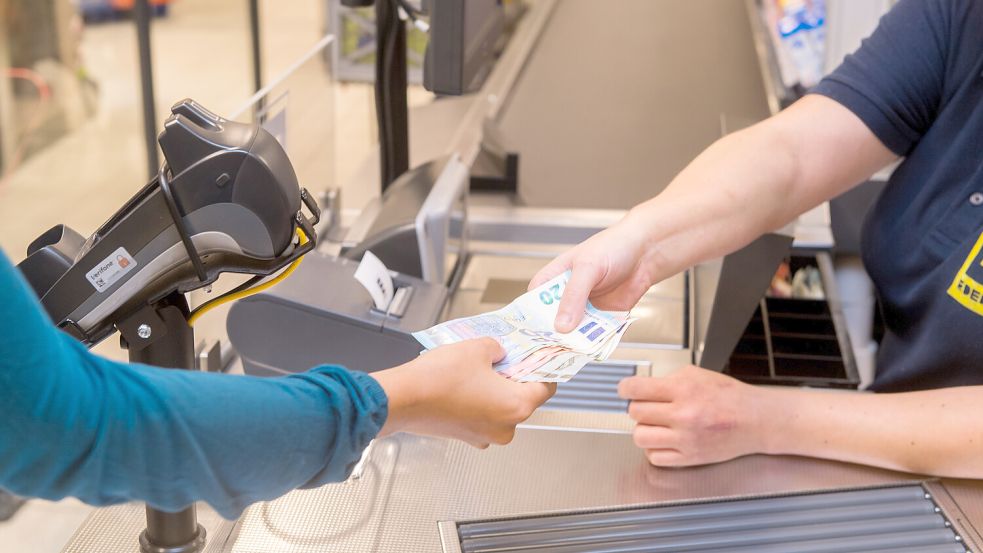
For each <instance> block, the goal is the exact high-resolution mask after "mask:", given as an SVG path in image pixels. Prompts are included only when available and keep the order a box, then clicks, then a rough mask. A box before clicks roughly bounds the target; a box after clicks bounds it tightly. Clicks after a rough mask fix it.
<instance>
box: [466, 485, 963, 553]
mask: <svg viewBox="0 0 983 553" xmlns="http://www.w3.org/2000/svg"><path fill="white" fill-rule="evenodd" d="M458 536H459V538H460V544H461V551H462V552H463V553H491V552H532V551H535V552H542V553H588V552H589V553H630V552H639V553H640V552H646V553H648V552H660V551H673V552H675V551H696V552H700V553H711V552H712V553H723V552H728V553H751V552H754V553H779V552H780V553H806V552H809V553H834V552H854V551H866V552H880V551H884V552H887V551H892V552H908V553H936V552H938V553H965V552H966V551H967V550H966V548H965V547H964V546H963V544H962V539H961V538H960V537H959V536H958V535H957V534H956V533H955V532H954V531H953V529H952V527H951V525H950V524H949V522H948V521H947V520H946V519H945V516H944V515H943V514H942V511H941V509H939V508H938V507H937V506H936V504H935V503H934V502H933V501H932V499H931V496H930V495H929V494H927V493H926V492H925V489H924V488H922V487H921V486H918V485H913V486H902V487H892V488H880V489H868V490H856V491H846V492H828V493H816V494H804V495H793V496H783V497H771V498H763V499H742V500H734V501H718V502H710V503H696V504H690V505H675V506H664V507H650V508H632V509H623V510H617V511H606V512H591V513H583V512H581V513H575V514H564V515H547V516H537V517H531V518H519V519H510V520H495V521H482V522H469V523H459V524H458Z"/></svg>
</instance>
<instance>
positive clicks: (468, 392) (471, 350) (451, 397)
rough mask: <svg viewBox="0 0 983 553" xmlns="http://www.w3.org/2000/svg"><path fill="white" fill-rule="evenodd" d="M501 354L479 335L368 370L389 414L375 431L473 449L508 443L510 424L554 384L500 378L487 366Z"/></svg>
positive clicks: (522, 416)
mask: <svg viewBox="0 0 983 553" xmlns="http://www.w3.org/2000/svg"><path fill="white" fill-rule="evenodd" d="M504 355H505V352H504V351H503V350H502V347H501V346H500V345H499V344H498V342H496V341H495V340H492V339H491V338H481V339H478V340H468V341H465V342H460V343H457V344H452V345H448V346H442V347H439V348H436V349H433V350H431V351H428V352H426V353H424V354H423V355H421V356H420V357H418V358H416V359H414V360H413V361H410V362H409V363H406V364H405V365H400V366H398V367H395V368H393V369H388V370H385V371H379V372H375V373H372V376H373V377H375V378H376V380H378V381H379V383H380V384H381V385H382V387H383V389H384V390H385V391H386V395H387V396H388V397H389V418H388V420H387V421H386V424H385V426H384V427H383V429H382V432H381V435H388V434H392V433H395V432H411V433H414V434H424V435H428V436H440V437H446V438H455V439H458V440H463V441H465V442H467V443H469V444H471V445H473V446H475V447H478V448H485V447H488V445H489V444H493V443H494V444H507V443H509V442H511V441H512V437H513V436H514V435H515V427H516V425H517V424H519V423H520V422H522V421H524V420H526V419H527V418H529V416H530V415H532V413H533V411H535V410H536V408H537V407H539V406H540V405H542V404H543V403H544V402H546V400H548V399H549V398H550V397H551V396H552V395H553V392H555V391H556V385H555V384H544V383H541V382H528V383H521V384H520V383H518V382H513V381H511V380H507V379H505V378H504V377H503V376H501V375H499V374H498V373H496V372H495V371H494V370H493V369H492V364H493V363H495V362H496V361H498V360H500V359H501V358H502V356H504Z"/></svg>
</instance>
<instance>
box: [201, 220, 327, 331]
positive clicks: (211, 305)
mask: <svg viewBox="0 0 983 553" xmlns="http://www.w3.org/2000/svg"><path fill="white" fill-rule="evenodd" d="M297 236H298V238H299V239H300V244H299V245H300V246H303V245H304V244H306V243H307V242H308V238H307V235H306V234H304V231H302V230H300V229H299V228H298V229H297ZM303 259H304V257H303V256H301V257H298V258H297V259H295V260H294V262H293V263H291V264H290V266H289V267H287V268H286V269H285V270H284V271H283V272H282V273H280V274H279V275H277V276H276V277H274V278H272V279H270V280H268V281H266V282H264V283H263V284H260V285H258V286H253V287H252V288H250V287H249V286H250V284H251V283H253V282H255V281H258V280H259V279H262V278H263V277H253V278H251V279H249V280H248V281H246V282H245V283H243V284H240V285H239V286H237V287H236V288H234V289H233V290H231V291H229V292H227V293H225V294H222V295H221V296H219V297H217V298H215V299H213V300H209V301H207V302H205V303H203V304H201V305H199V306H198V307H196V308H195V310H194V311H192V312H191V315H190V316H189V317H188V324H189V325H191V326H194V324H195V322H197V321H198V319H199V318H201V316H202V315H204V314H205V313H207V312H209V311H211V310H212V309H215V308H216V307H218V306H220V305H224V304H226V303H229V302H230V301H235V300H240V299H242V298H245V297H248V296H252V295H253V294H258V293H260V292H262V291H264V290H269V289H270V288H273V287H274V286H276V285H277V284H280V283H281V282H283V281H284V280H285V279H286V278H287V277H289V276H290V275H291V274H292V273H293V272H294V271H296V270H297V266H298V265H300V262H301V261H302V260H303Z"/></svg>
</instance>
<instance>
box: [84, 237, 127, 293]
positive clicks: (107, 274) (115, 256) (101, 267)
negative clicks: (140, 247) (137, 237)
mask: <svg viewBox="0 0 983 553" xmlns="http://www.w3.org/2000/svg"><path fill="white" fill-rule="evenodd" d="M136 266H137V260H136V259H133V256H131V255H130V254H129V253H127V251H126V249H125V248H116V251H114V252H113V253H111V254H110V255H109V257H107V258H106V259H103V260H102V262H101V263H99V264H98V265H96V266H95V267H93V268H92V270H91V271H89V272H88V273H85V278H87V279H89V283H91V284H92V286H93V287H95V289H96V291H98V292H105V291H106V290H108V289H109V288H110V287H111V286H112V285H113V284H116V281H118V280H119V279H121V278H123V277H124V276H126V273H129V272H130V271H132V270H133V268H134V267H136Z"/></svg>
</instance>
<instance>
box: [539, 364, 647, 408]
mask: <svg viewBox="0 0 983 553" xmlns="http://www.w3.org/2000/svg"><path fill="white" fill-rule="evenodd" d="M636 370H637V366H636V365H635V364H634V363H617V362H607V363H591V364H590V365H587V366H585V367H584V368H583V369H580V372H579V373H577V376H575V377H573V379H572V380H570V381H569V382H565V383H563V384H560V385H559V386H557V387H556V394H554V395H553V397H552V398H550V400H549V401H547V402H546V404H545V405H544V406H543V407H544V408H546V409H564V410H567V411H603V412H607V413H624V412H626V411H627V410H628V402H627V401H625V400H623V399H621V398H620V397H618V382H621V380H622V379H623V378H626V377H629V376H633V375H634V374H635V372H636Z"/></svg>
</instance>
